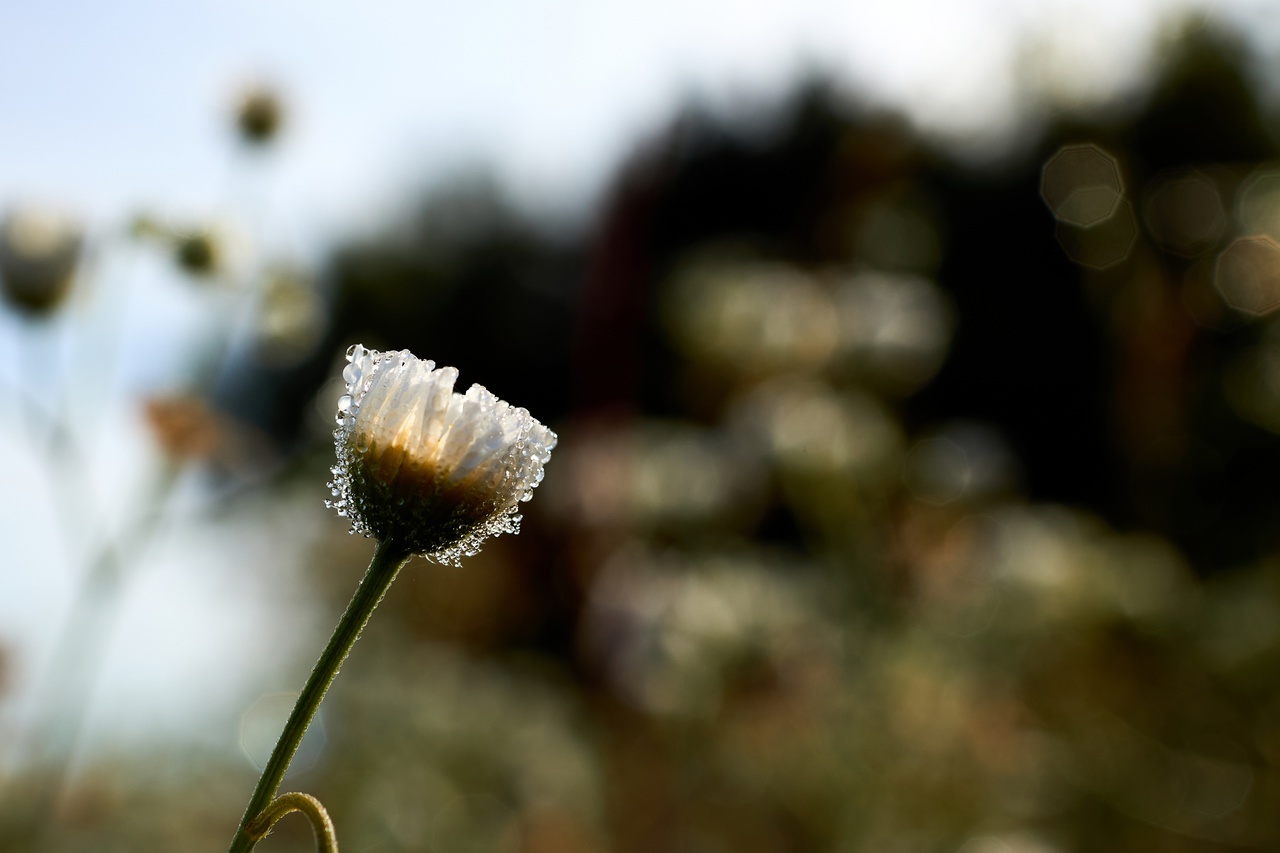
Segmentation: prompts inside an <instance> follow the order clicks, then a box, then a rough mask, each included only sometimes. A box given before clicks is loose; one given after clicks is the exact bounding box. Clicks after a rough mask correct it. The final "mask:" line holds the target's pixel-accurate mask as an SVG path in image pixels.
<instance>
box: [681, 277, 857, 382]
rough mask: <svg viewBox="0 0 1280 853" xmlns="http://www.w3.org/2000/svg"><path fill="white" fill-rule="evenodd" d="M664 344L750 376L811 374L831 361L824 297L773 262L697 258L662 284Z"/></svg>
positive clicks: (831, 322)
mask: <svg viewBox="0 0 1280 853" xmlns="http://www.w3.org/2000/svg"><path fill="white" fill-rule="evenodd" d="M664 308H665V310H664V316H665V318H666V323H667V328H668V330H669V331H670V334H671V336H672V339H673V340H674V341H675V343H676V344H677V345H678V346H679V347H680V348H681V349H682V350H684V352H685V353H686V354H687V355H688V356H689V357H690V358H692V359H694V360H695V361H697V362H700V363H703V364H708V365H712V366H716V367H718V368H720V369H723V370H726V371H728V372H731V373H733V374H740V375H746V376H755V375H761V374H770V373H777V372H783V371H791V370H812V369H816V368H819V367H821V366H822V365H824V364H825V363H826V362H827V360H828V359H829V358H830V357H831V354H832V351H833V350H834V348H835V342H836V324H835V318H834V313H833V311H832V305H831V297H830V295H829V294H828V292H827V291H826V289H825V288H824V287H822V285H821V284H819V283H818V282H817V281H816V280H815V279H814V278H813V277H811V276H810V275H808V274H806V273H805V272H803V271H802V270H800V269H798V268H796V267H793V266H790V265H787V264H783V263H778V262H766V261H757V260H742V259H721V258H712V257H707V258H701V259H697V260H694V261H691V262H689V263H688V264H686V265H685V266H684V267H683V268H682V269H681V270H680V271H679V272H678V273H677V274H676V276H675V277H674V278H673V279H672V281H671V282H670V283H669V284H668V287H667V293H666V296H665V300H664Z"/></svg>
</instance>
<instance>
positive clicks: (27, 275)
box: [0, 210, 83, 315]
mask: <svg viewBox="0 0 1280 853" xmlns="http://www.w3.org/2000/svg"><path fill="white" fill-rule="evenodd" d="M82 243H83V234H82V233H81V230H80V226H79V225H78V224H77V223H76V222H75V221H74V220H72V219H70V218H69V217H66V216H63V215H60V214H56V213H53V212H50V211H47V210H17V211H14V212H12V213H10V214H9V215H8V216H6V217H5V219H4V221H3V222H0V284H2V285H3V289H4V295H5V298H6V299H8V300H9V302H10V303H11V304H12V305H15V306H17V307H18V308H21V309H23V310H24V311H27V312H28V313H30V314H33V315H42V314H47V313H49V312H50V311H52V310H53V309H54V308H56V307H57V306H58V305H59V304H60V303H61V302H62V300H63V298H65V297H66V295H67V291H68V290H69V289H70V287H71V282H72V280H73V279H74V277H75V271H76V265H77V263H78V262H79V259H80V249H81V245H82Z"/></svg>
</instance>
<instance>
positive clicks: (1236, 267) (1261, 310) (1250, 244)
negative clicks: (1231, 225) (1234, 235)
mask: <svg viewBox="0 0 1280 853" xmlns="http://www.w3.org/2000/svg"><path fill="white" fill-rule="evenodd" d="M1213 283H1214V286H1215V287H1217V289H1218V293H1219V294H1220V295H1221V296H1222V299H1223V300H1224V301H1225V302H1226V303H1227V304H1228V305H1230V306H1231V307H1232V308H1234V309H1236V310H1237V311H1241V312H1243V313H1245V314H1252V315H1254V316H1262V315H1263V314H1269V313H1270V312H1272V311H1274V310H1275V309H1276V308H1277V307H1280V244H1277V243H1276V241H1275V240H1272V239H1271V238H1270V237H1263V236H1253V237H1240V238H1238V239H1236V240H1235V241H1234V242H1233V243H1232V244H1231V245H1230V246H1228V247H1227V248H1225V249H1223V250H1222V254H1220V255H1218V263H1217V266H1216V268H1215V269H1214V281H1213Z"/></svg>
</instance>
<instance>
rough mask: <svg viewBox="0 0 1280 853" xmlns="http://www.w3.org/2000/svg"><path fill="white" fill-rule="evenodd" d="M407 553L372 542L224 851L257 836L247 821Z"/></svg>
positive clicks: (238, 851)
mask: <svg viewBox="0 0 1280 853" xmlns="http://www.w3.org/2000/svg"><path fill="white" fill-rule="evenodd" d="M409 556H410V554H409V552H408V551H407V550H406V549H405V548H404V546H403V545H401V544H400V543H399V542H396V541H394V540H393V539H391V538H387V539H383V540H382V541H380V542H379V543H378V548H377V550H376V551H374V552H373V559H372V560H370V561H369V568H368V569H367V570H366V571H365V573H364V579H363V580H361V581H360V586H359V587H358V588H357V589H356V593H355V595H354V596H352V598H351V603H350V604H348V605H347V610H346V612H345V613H343V614H342V618H341V619H340V620H338V627H336V628H334V630H333V636H332V637H330V638H329V644H328V645H327V646H325V649H324V652H322V653H321V655H320V660H318V661H316V665H315V668H314V669H312V670H311V675H310V677H309V678H307V684H306V686H305V687H303V688H302V693H301V694H300V695H299V696H298V702H297V704H295V705H294V706H293V712H292V713H291V714H290V715H289V721H288V722H287V723H285V724H284V731H283V732H281V733H280V740H279V741H278V742H277V743H276V748H275V750H273V751H272V753H271V758H270V759H269V760H268V761H267V766H266V768H265V769H264V770H263V771H262V778H261V779H259V780H258V787H257V788H255V789H254V791H253V796H252V797H251V798H250V799H249V807H248V808H247V809H245V812H244V817H243V818H241V819H240V827H239V828H238V829H237V830H236V834H235V837H234V838H233V839H231V846H230V847H229V848H228V851H227V853H248V851H249V850H252V849H253V845H254V844H255V843H256V842H257V840H258V839H257V838H254V837H252V833H251V831H250V825H251V824H256V818H257V817H258V816H259V815H260V814H262V812H263V811H265V810H266V809H267V807H268V806H269V805H270V804H271V802H272V800H273V799H274V798H275V795H276V791H277V790H278V789H279V788H280V782H281V780H283V779H284V773H285V771H286V770H287V769H288V768H289V762H290V761H292V760H293V754H294V753H295V752H297V751H298V744H300V743H301V742H302V736H303V735H304V734H305V733H306V731H307V726H309V725H311V718H312V717H314V716H315V714H316V709H317V708H319V707H320V700H321V699H323V698H324V694H325V692H326V691H327V690H328V689H329V685H330V684H332V683H333V679H334V677H335V676H336V675H337V674H338V669H339V668H340V667H341V666H342V663H343V661H345V660H346V659H347V654H348V653H349V652H350V651H351V647H352V646H354V645H355V642H356V640H357V639H358V638H359V636H360V632H361V631H363V630H364V626H365V624H366V623H368V621H369V617H370V616H371V615H373V610H374V608H375V607H377V606H378V602H380V601H381V600H382V597H383V596H384V595H386V594H387V590H388V589H389V588H390V587H391V582H392V581H394V580H395V579H396V575H397V574H398V573H399V571H400V568H401V567H402V566H404V564H405V563H406V562H408V560H409Z"/></svg>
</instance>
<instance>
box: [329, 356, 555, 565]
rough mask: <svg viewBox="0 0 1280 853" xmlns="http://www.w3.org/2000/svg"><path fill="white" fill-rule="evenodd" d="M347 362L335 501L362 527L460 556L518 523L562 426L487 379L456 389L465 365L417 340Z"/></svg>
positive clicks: (441, 556) (449, 558)
mask: <svg viewBox="0 0 1280 853" xmlns="http://www.w3.org/2000/svg"><path fill="white" fill-rule="evenodd" d="M347 361H348V362H350V363H349V364H348V365H347V367H346V369H345V370H344V371H343V374H342V376H343V379H344V380H345V381H346V383H347V394H346V395H344V396H343V397H342V399H341V400H339V401H338V429H337V431H336V432H334V440H335V443H336V448H337V455H338V464H337V465H335V466H334V468H333V481H332V482H331V483H330V484H329V486H330V488H331V490H332V493H333V500H331V501H327V502H326V504H327V505H328V506H329V507H331V508H334V509H337V510H338V514H339V515H341V516H343V517H345V518H349V519H351V531H352V532H353V533H362V534H364V535H366V536H376V537H378V538H379V539H385V538H387V537H394V538H396V539H398V540H399V541H400V542H401V543H403V544H404V545H405V546H406V547H407V548H409V549H410V550H411V551H413V552H414V553H417V554H423V555H425V556H427V557H429V558H431V559H433V560H436V561H438V562H442V563H451V564H453V565H458V563H459V561H460V558H461V557H463V556H468V555H471V554H474V553H476V552H477V551H478V550H479V549H480V545H481V544H482V543H483V542H484V540H485V539H487V538H488V537H490V536H497V535H499V534H501V533H517V532H519V529H520V515H519V512H518V507H519V505H520V502H521V501H527V500H529V499H530V498H531V497H532V496H533V489H534V488H535V487H536V486H537V485H538V484H539V483H540V482H542V475H543V466H544V465H545V464H546V462H547V460H549V459H550V458H551V450H552V448H554V447H555V445H556V435H555V433H553V432H552V431H551V430H549V429H547V428H546V427H544V426H543V425H542V424H540V423H539V422H538V421H536V420H535V419H534V418H533V417H531V416H530V415H529V413H528V412H527V411H525V410H524V409H520V408H516V407H513V406H511V405H509V404H507V403H505V402H503V401H502V400H499V399H498V398H497V397H495V396H494V395H493V394H490V393H489V392H488V391H486V390H485V389H484V388H482V387H481V386H479V385H472V386H471V388H470V389H468V390H467V392H466V393H465V394H460V393H457V392H455V391H454V390H453V386H454V383H455V382H456V381H457V378H458V371H457V370H456V369H455V368H452V367H442V368H436V366H435V362H432V361H423V360H419V359H418V358H416V357H415V356H414V355H413V354H411V353H410V352H409V351H408V350H401V351H400V352H388V353H382V352H377V351H375V350H368V349H365V348H364V347H362V346H360V345H359V344H357V345H355V346H353V347H351V349H350V350H348V351H347Z"/></svg>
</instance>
